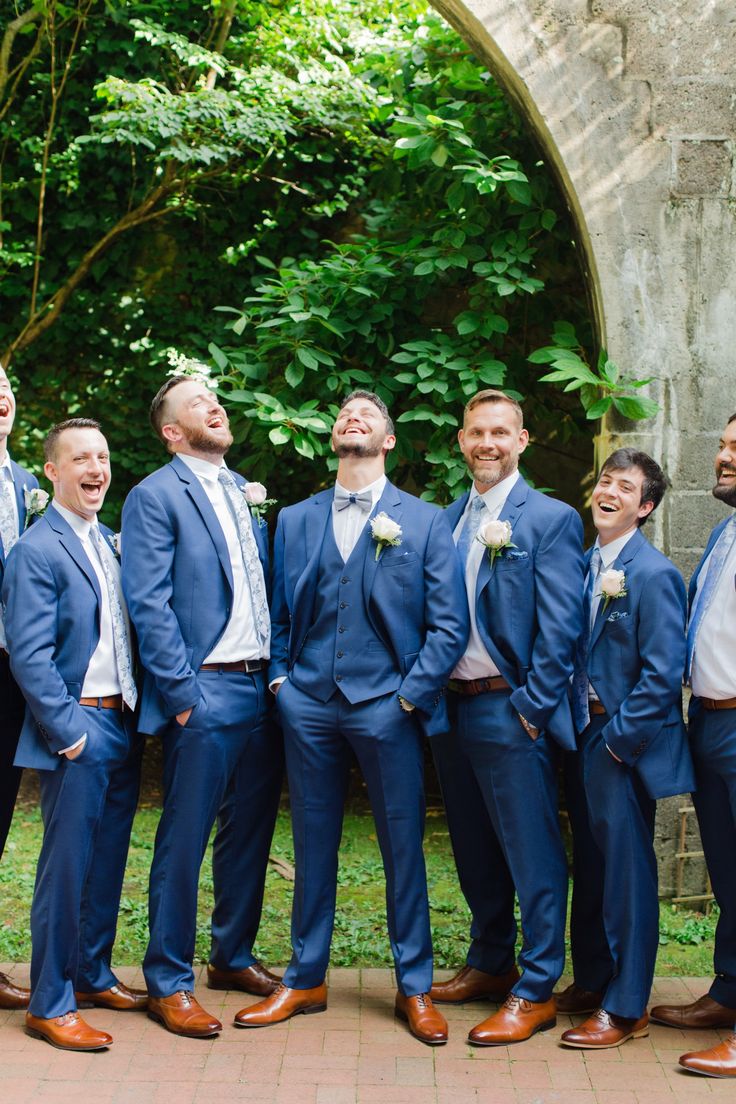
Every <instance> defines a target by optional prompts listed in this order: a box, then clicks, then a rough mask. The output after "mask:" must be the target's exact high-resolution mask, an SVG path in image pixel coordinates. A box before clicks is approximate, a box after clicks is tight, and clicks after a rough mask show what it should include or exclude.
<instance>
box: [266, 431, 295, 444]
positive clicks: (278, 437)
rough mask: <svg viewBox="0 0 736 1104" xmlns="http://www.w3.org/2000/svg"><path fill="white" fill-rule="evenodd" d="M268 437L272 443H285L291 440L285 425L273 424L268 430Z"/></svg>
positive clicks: (289, 432)
mask: <svg viewBox="0 0 736 1104" xmlns="http://www.w3.org/2000/svg"><path fill="white" fill-rule="evenodd" d="M268 439H269V441H270V442H271V444H272V445H286V444H288V443H289V441H290V440H291V430H289V429H286V427H285V426H274V427H273V429H270V430H269V431H268Z"/></svg>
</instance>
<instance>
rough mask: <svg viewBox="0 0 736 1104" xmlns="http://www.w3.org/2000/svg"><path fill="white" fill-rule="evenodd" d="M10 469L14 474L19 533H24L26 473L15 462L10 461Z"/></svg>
mask: <svg viewBox="0 0 736 1104" xmlns="http://www.w3.org/2000/svg"><path fill="white" fill-rule="evenodd" d="M10 467H11V469H12V472H13V488H14V490H15V501H16V503H17V504H18V532H19V533H22V532H23V530H24V529H25V525H26V496H25V495H24V493H23V491H24V489H25V487H24V482H23V481H24V479H25V478H26V473H25V472H24V471H23V469H22V468H21V467H19V466H18V464H16V462H15V460H11V461H10Z"/></svg>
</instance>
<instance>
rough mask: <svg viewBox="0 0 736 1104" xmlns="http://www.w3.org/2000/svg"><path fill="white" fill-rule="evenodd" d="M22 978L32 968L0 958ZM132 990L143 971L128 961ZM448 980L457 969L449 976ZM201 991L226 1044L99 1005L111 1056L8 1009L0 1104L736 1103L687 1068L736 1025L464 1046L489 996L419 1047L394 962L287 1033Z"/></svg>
mask: <svg viewBox="0 0 736 1104" xmlns="http://www.w3.org/2000/svg"><path fill="white" fill-rule="evenodd" d="M0 969H2V970H6V971H7V972H10V973H12V974H13V975H14V976H15V977H16V979H17V980H19V981H20V982H21V983H26V984H27V981H28V970H27V968H24V967H20V966H19V967H11V966H7V965H5V966H3V965H0ZM119 972H120V977H121V979H122V980H123V981H125V982H127V983H128V984H129V985H141V984H142V979H141V976H140V973H139V971H137V970H135V969H132V968H121V970H120V971H119ZM440 976H447V975H446V974H441V975H440ZM708 985H709V979H703V978H701V979H696V978H689V979H679V978H661V979H658V980H657V982H656V983H655V989H654V994H653V1003H654V1002H655V1001H663V1000H667V1001H670V1000H683V1001H686V1000H690V999H692V998H693V997H696V996H699V995H700V994H701V993H703V992H705V991H706V989H707V987H708ZM197 995H198V997H199V998H200V1000H201V1001H202V1003H203V1004H204V1006H205V1007H206V1008H207V1009H208V1010H209V1011H211V1012H213V1013H214V1014H215V1015H217V1016H219V1017H220V1019H222V1021H223V1023H224V1024H225V1025H226V1026H225V1030H224V1031H223V1033H222V1035H221V1036H220V1037H219V1038H217V1039H202V1040H195V1039H181V1038H177V1037H176V1036H174V1035H170V1034H169V1033H168V1032H166V1031H164V1030H163V1028H161V1027H160V1026H159V1025H158V1024H155V1023H153V1022H152V1021H151V1020H149V1019H148V1017H147V1016H144V1015H141V1014H138V1013H114V1012H105V1011H103V1010H101V1009H94V1010H91V1011H89V1012H85V1013H84V1015H85V1017H86V1018H88V1019H89V1021H90V1023H92V1024H94V1025H95V1026H97V1027H100V1028H103V1029H104V1030H106V1031H109V1032H110V1033H111V1034H112V1035H113V1036H114V1038H115V1043H114V1045H113V1046H112V1047H111V1048H110V1050H109V1051H103V1052H101V1053H99V1054H67V1053H65V1052H62V1051H58V1050H53V1049H52V1048H51V1047H50V1046H48V1045H47V1044H46V1043H43V1042H39V1041H38V1040H35V1039H30V1038H29V1037H28V1036H27V1035H26V1034H25V1032H24V1031H23V1014H22V1013H20V1012H0V1028H1V1029H0V1101H2V1104H36V1102H38V1104H62V1102H63V1104H66V1102H72V1101H73V1102H74V1104H231V1102H233V1104H239V1102H243V1104H247V1102H253V1104H701V1102H702V1104H707V1102H708V1101H711V1102H712V1104H716V1102H717V1101H718V1100H724V1101H725V1100H726V1099H727V1098H728V1099H736V1096H735V1090H736V1085H734V1083H733V1082H732V1081H727V1080H723V1081H718V1080H713V1079H711V1078H706V1077H697V1076H693V1075H691V1074H687V1073H686V1072H685V1071H682V1070H680V1068H679V1067H678V1065H677V1059H678V1057H679V1055H680V1054H683V1053H684V1052H685V1051H687V1050H697V1049H705V1048H706V1047H708V1046H711V1045H712V1044H713V1043H715V1042H716V1041H717V1039H718V1038H723V1037H725V1036H726V1035H727V1034H728V1032H711V1031H704V1032H694V1031H690V1032H684V1031H675V1030H671V1029H668V1028H666V1027H659V1026H657V1025H656V1024H653V1025H652V1028H651V1032H650V1035H649V1037H648V1038H647V1039H637V1040H633V1041H632V1042H629V1043H626V1044H625V1045H624V1046H623V1047H621V1048H620V1049H618V1050H607V1051H601V1052H600V1053H591V1052H590V1051H580V1050H570V1049H568V1048H564V1047H560V1046H559V1045H558V1039H559V1036H560V1033H561V1032H562V1031H564V1029H565V1028H566V1027H568V1026H570V1024H571V1023H572V1021H571V1020H570V1018H569V1017H567V1016H560V1017H559V1020H558V1026H557V1028H556V1029H554V1030H553V1031H547V1032H544V1033H543V1034H540V1035H537V1036H535V1037H534V1038H533V1039H530V1040H529V1041H528V1042H527V1043H520V1044H518V1045H517V1046H513V1047H488V1048H485V1049H477V1048H474V1047H470V1046H468V1045H467V1043H466V1041H465V1039H466V1035H467V1032H468V1029H469V1028H470V1027H472V1026H473V1025H474V1024H476V1023H478V1022H479V1021H480V1020H482V1019H485V1017H486V1016H487V1015H488V1014H489V1006H488V1005H486V1004H484V1003H482V1002H479V1003H476V1004H470V1005H466V1006H465V1007H457V1008H453V1007H449V1008H447V1007H446V1009H445V1010H446V1012H447V1018H448V1021H449V1024H450V1042H449V1043H448V1045H447V1046H446V1047H437V1048H430V1047H424V1046H422V1044H421V1043H418V1042H417V1041H416V1040H415V1039H413V1038H412V1037H411V1036H410V1035H409V1033H408V1032H407V1030H406V1028H405V1026H404V1025H403V1024H401V1023H399V1022H398V1021H396V1020H395V1019H394V1016H393V998H394V989H393V979H392V974H391V971H390V970H384V969H370V970H362V971H361V970H334V971H333V972H332V976H331V978H330V1003H329V1008H328V1010H327V1012H326V1013H324V1014H323V1015H319V1016H314V1017H312V1016H310V1017H305V1016H297V1017H295V1018H294V1019H293V1020H291V1021H289V1022H288V1023H286V1024H283V1025H280V1026H278V1027H273V1028H266V1029H261V1030H245V1031H244V1030H240V1031H239V1030H237V1029H236V1028H234V1027H232V1026H231V1022H232V1017H233V1014H234V1013H235V1012H237V1010H238V1009H239V1008H242V1007H244V1006H245V1005H247V1004H251V1003H253V1001H254V1000H255V998H251V997H247V996H245V995H244V994H242V993H221V992H210V991H209V990H208V989H207V988H206V986H205V984H204V977H203V976H200V979H199V982H198V987H197Z"/></svg>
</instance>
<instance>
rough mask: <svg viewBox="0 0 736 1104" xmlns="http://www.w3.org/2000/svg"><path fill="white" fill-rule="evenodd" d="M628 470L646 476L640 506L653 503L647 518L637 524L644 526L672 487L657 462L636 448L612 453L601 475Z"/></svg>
mask: <svg viewBox="0 0 736 1104" xmlns="http://www.w3.org/2000/svg"><path fill="white" fill-rule="evenodd" d="M627 468H638V469H639V471H640V472H641V473H642V475H643V476H644V480H643V482H642V485H641V499H640V500H639V505H640V506H642V505H643V504H644V503H645V502H651V503H653V505H652V508H651V510H650V511H649V513H648V514H647V516H646V517H643V518H638V519H637V522H636V524H637V525H639V526H642V525H643V524H644V522H645V521H646V520H647V517H651V516H652V514H653V513H654V511H655V510H656V509H657V507H658V506H659V504H660V502H661V501H662V499H663V498H664V493H665V491H666V490H667V488H668V487H669V485H670V481H669V479H668V478H667V476H666V475H665V474H664V472H663V471H662V469H661V468H660V466H659V464H658V463H657V461H656V460H653V459H652V457H651V456H650V455H649V453H647V452H640V451H639V449H634V448H620V449H616V451H615V452H612V453H611V455H610V456H609V457H608V459H607V460H606V462H605V463H604V465H603V467H602V468H601V470H600V475H599V476H598V478H599V479H600V476H601V475H604V474H605V473H606V472H609V471H626V470H627Z"/></svg>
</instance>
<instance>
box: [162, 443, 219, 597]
mask: <svg viewBox="0 0 736 1104" xmlns="http://www.w3.org/2000/svg"><path fill="white" fill-rule="evenodd" d="M171 466H172V467H173V468H174V470H175V471H176V474H177V475H178V476H179V479H181V481H182V483H184V484H185V486H186V491H187V494H188V495H189V496H190V498H191V499H192V501H193V502H194V505H195V506H196V507H197V509H198V510H199V513H200V515H201V517H202V521H203V522H204V527H205V529H206V530H207V532H208V534H209V536H210V538H211V540H212V543H213V544H214V546H215V551H216V552H217V556H218V559H219V561H220V564H221V566H222V570H223V571H224V573H225V578H226V579H227V582H228V586H229V587H230V592H231V593H232V592H233V589H234V587H233V573H232V567H231V565H230V553H229V552H228V548H227V541H226V540H225V534H224V533H223V531H222V526H221V525H220V523H219V521H218V520H217V514H216V513H215V511H214V508H213V506H212V503H211V502H210V500H209V498H208V497H207V494H206V492H205V489H204V487H203V486H202V484H201V483H200V481H199V480H198V479H197V477H196V475H195V474H194V472H193V471H192V470H191V468H188V467H187V465H186V464H185V463H184V461H183V460H180V459H179V457H178V456H175V457H174V459H173V460H172V461H171Z"/></svg>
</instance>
